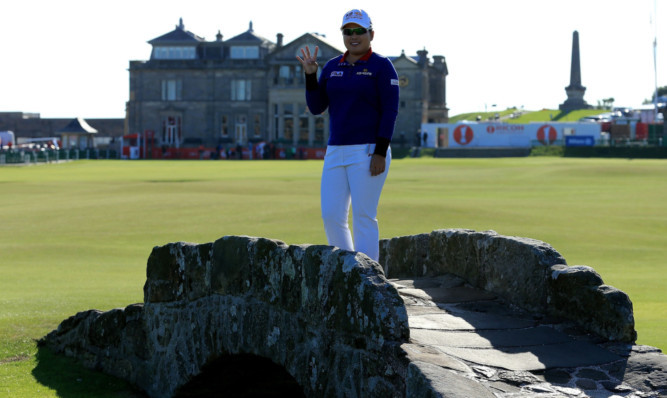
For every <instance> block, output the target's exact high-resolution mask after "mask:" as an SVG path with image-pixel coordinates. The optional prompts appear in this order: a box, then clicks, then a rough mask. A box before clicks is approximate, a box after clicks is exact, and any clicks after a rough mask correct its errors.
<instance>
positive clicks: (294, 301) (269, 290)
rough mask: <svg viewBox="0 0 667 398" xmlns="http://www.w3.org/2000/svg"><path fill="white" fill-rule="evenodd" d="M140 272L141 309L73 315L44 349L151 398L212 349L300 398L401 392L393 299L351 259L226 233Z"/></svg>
mask: <svg viewBox="0 0 667 398" xmlns="http://www.w3.org/2000/svg"><path fill="white" fill-rule="evenodd" d="M146 273H147V279H146V283H145V285H144V303H143V304H135V305H131V306H128V307H126V308H125V309H117V310H112V311H107V312H100V311H95V310H91V311H87V312H84V313H80V314H77V315H76V316H74V317H72V318H70V319H68V320H65V321H64V322H63V323H62V324H61V326H60V327H59V328H58V330H57V331H55V332H54V333H55V334H56V335H58V338H57V339H51V340H57V343H53V342H52V346H55V347H54V348H55V349H56V350H61V349H62V350H66V351H69V353H70V354H71V355H75V356H79V357H84V358H87V359H88V361H89V363H88V365H89V366H92V367H98V368H101V370H103V371H105V372H106V373H110V374H112V375H115V376H118V377H121V378H124V379H126V380H129V381H131V382H133V383H134V384H136V385H138V386H139V387H140V388H142V389H144V390H145V391H146V392H147V393H148V394H149V395H150V396H153V397H167V396H172V395H173V394H174V392H175V391H176V390H177V389H178V388H179V387H181V386H183V385H184V384H186V383H187V382H188V381H189V380H191V379H192V378H193V377H195V376H196V375H198V374H200V373H201V370H202V369H203V368H204V366H205V365H206V364H208V363H210V362H211V361H213V360H214V359H216V358H218V357H219V356H221V355H224V354H251V355H255V356H258V357H261V358H268V359H269V360H271V361H272V362H273V363H275V364H277V365H279V366H281V367H282V368H284V369H285V370H286V371H287V372H288V373H289V374H290V375H291V376H292V377H293V378H294V379H295V380H296V381H297V382H298V384H299V385H300V386H301V388H302V389H303V392H304V393H305V394H306V396H346V397H373V396H378V397H380V396H382V397H391V396H394V395H397V396H400V394H401V393H400V392H402V391H404V390H405V386H404V380H403V378H402V377H400V376H399V375H400V374H404V373H405V369H402V368H401V367H407V362H406V363H397V361H396V360H392V359H391V358H394V357H395V355H394V354H395V352H396V351H397V350H399V349H400V348H399V347H400V344H401V343H403V342H405V341H407V339H408V336H409V327H408V321H407V319H408V318H407V313H406V310H405V306H404V304H403V300H402V299H401V298H400V296H399V295H398V292H397V291H396V289H395V288H394V287H393V286H392V285H391V284H390V283H388V282H387V280H386V279H385V278H384V274H383V270H382V268H381V267H380V266H379V264H378V263H376V262H374V261H372V260H371V259H370V258H368V257H367V256H365V255H363V254H359V253H354V252H348V251H343V250H340V249H337V248H334V247H330V246H316V245H292V246H288V245H286V244H285V243H283V242H280V241H276V240H270V239H265V238H253V237H245V236H226V237H223V238H221V239H218V240H217V241H215V242H212V243H206V244H199V245H196V244H189V243H184V242H178V243H170V244H167V245H164V246H159V247H155V248H153V250H152V253H151V255H150V257H149V259H148V264H147V271H146ZM51 337H55V336H51ZM48 339H49V336H47V340H48ZM59 345H60V347H58V346H59ZM65 347H67V348H66V349H65ZM74 351H79V352H74ZM84 362H86V360H84ZM91 362H93V363H91ZM387 375H390V376H389V377H388V376H387ZM391 375H394V376H393V377H392V376H391Z"/></svg>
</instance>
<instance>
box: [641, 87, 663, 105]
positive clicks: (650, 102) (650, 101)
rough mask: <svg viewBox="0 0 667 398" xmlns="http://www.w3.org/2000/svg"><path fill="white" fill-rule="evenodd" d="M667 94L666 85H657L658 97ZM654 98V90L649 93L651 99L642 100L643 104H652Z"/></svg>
mask: <svg viewBox="0 0 667 398" xmlns="http://www.w3.org/2000/svg"><path fill="white" fill-rule="evenodd" d="M666 95H667V86H662V87H658V97H663V96H666ZM654 100H655V92H653V93H651V99H646V100H644V104H652V103H653V101H654Z"/></svg>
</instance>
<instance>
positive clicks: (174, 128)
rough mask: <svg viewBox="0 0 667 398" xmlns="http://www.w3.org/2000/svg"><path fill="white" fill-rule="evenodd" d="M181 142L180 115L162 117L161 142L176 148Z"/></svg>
mask: <svg viewBox="0 0 667 398" xmlns="http://www.w3.org/2000/svg"><path fill="white" fill-rule="evenodd" d="M180 142H181V117H180V116H167V117H166V118H164V119H162V144H163V145H167V146H170V147H176V148H178V146H179V144H180Z"/></svg>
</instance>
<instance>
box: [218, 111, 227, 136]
mask: <svg viewBox="0 0 667 398" xmlns="http://www.w3.org/2000/svg"><path fill="white" fill-rule="evenodd" d="M220 136H221V137H222V138H227V137H229V122H228V119H227V116H226V115H225V116H223V117H222V123H221V126H220Z"/></svg>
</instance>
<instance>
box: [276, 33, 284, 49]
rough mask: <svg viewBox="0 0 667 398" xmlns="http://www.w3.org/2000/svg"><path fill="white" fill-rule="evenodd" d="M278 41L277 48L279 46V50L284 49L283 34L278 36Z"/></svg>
mask: <svg viewBox="0 0 667 398" xmlns="http://www.w3.org/2000/svg"><path fill="white" fill-rule="evenodd" d="M276 40H277V46H278V48H280V47H282V46H283V34H282V33H278V34H277V35H276Z"/></svg>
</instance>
